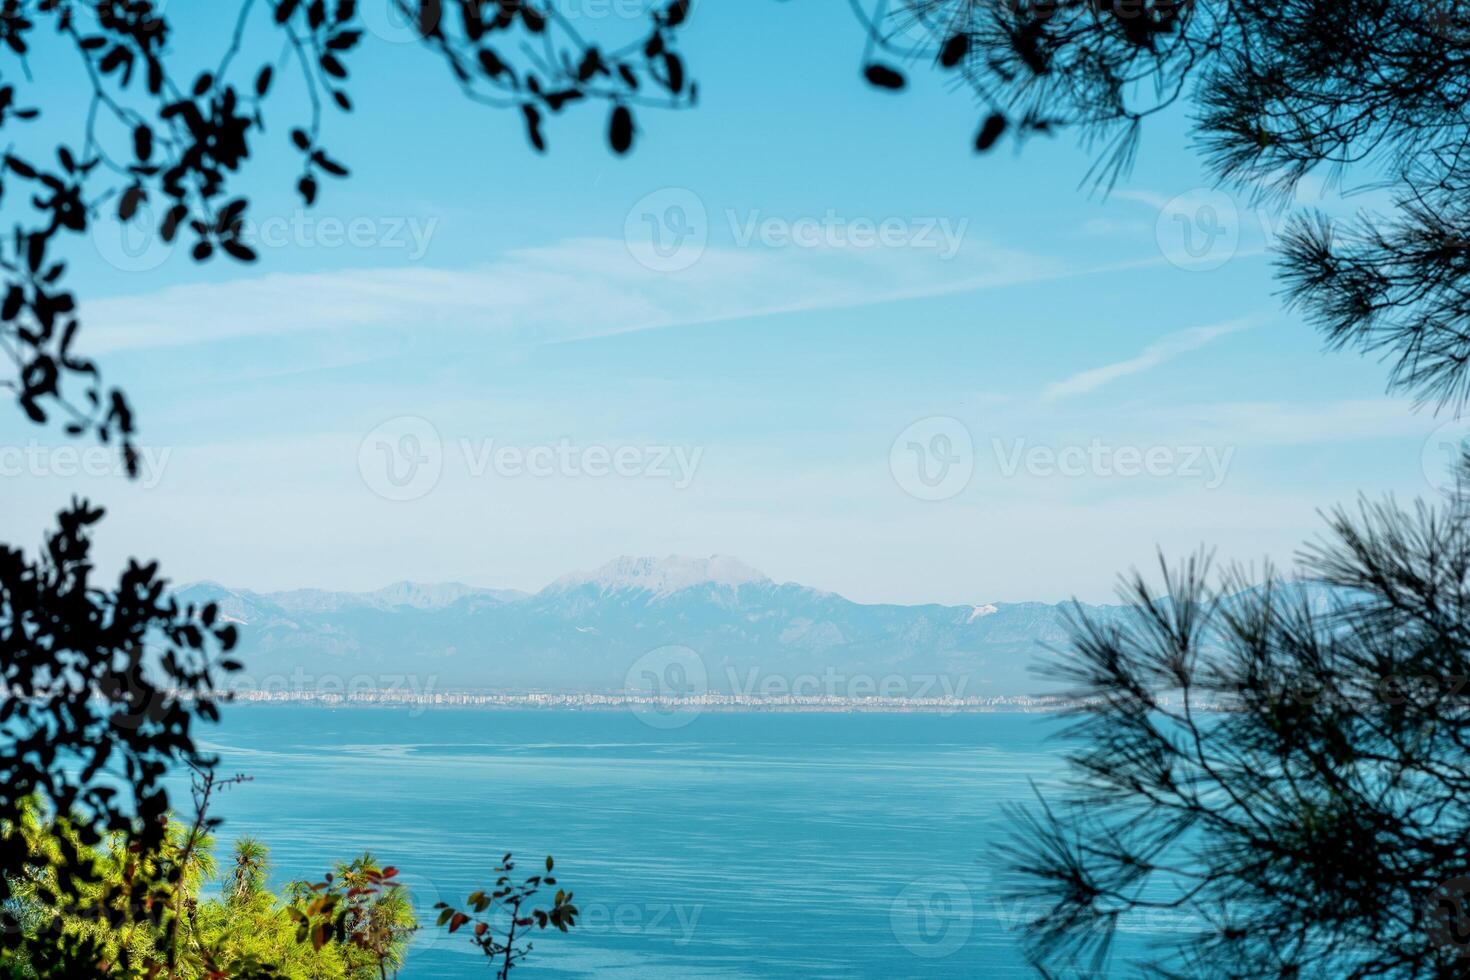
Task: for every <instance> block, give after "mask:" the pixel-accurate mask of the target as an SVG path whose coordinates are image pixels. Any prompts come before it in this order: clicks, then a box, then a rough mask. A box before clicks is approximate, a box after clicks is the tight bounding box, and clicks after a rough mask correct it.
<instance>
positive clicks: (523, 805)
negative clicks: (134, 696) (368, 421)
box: [184, 705, 1057, 980]
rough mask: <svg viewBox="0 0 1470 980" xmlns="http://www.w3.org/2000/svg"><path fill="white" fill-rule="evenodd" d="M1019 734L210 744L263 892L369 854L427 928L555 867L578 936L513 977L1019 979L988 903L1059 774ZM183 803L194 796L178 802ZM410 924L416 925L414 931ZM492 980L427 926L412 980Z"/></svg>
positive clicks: (1002, 911) (445, 716)
mask: <svg viewBox="0 0 1470 980" xmlns="http://www.w3.org/2000/svg"><path fill="white" fill-rule="evenodd" d="M1052 724H1053V723H1052V722H1049V721H1048V720H1047V719H1045V718H1042V717H1039V716H1032V715H1011V714H993V715H980V714H960V715H952V716H938V715H924V714H910V715H879V714H774V713H746V714H719V713H706V714H703V715H701V716H699V717H696V718H693V719H692V720H691V721H690V722H689V723H688V724H686V725H684V726H683V727H679V728H675V729H668V730H665V729H660V728H655V727H650V726H649V725H647V724H644V723H643V722H642V721H641V720H640V719H639V718H638V717H636V716H634V715H633V714H631V713H627V712H620V711H607V712H572V711H486V710H475V709H453V708H429V709H423V708H412V709H411V708H342V709H326V708H313V707H292V706H261V705H236V706H232V707H230V708H229V709H227V710H226V712H225V720H224V723H223V724H222V725H221V726H220V727H219V728H217V729H212V730H210V732H209V737H208V741H209V744H210V747H211V748H212V749H213V750H214V751H217V752H218V753H219V754H220V755H221V757H222V760H223V761H222V766H221V768H222V769H223V770H225V771H226V772H235V771H239V772H243V773H246V774H248V775H249V776H251V777H252V781H251V782H249V783H247V784H244V785H241V786H236V787H231V788H229V789H228V790H227V791H226V792H225V793H224V794H223V795H222V796H221V798H220V800H219V803H218V806H217V808H216V810H215V812H216V813H217V814H218V815H220V816H223V817H224V818H225V820H226V823H225V825H224V826H223V827H222V828H221V830H220V833H219V839H220V842H221V845H220V846H221V850H222V851H223V850H224V849H225V848H227V847H228V843H229V841H231V840H233V838H234V837H235V836H238V835H240V834H244V833H249V834H252V835H255V836H258V837H262V838H264V839H265V840H266V841H267V842H268V843H269V844H270V845H271V848H272V857H273V860H274V862H275V874H274V878H275V880H276V882H277V883H280V882H281V881H284V880H288V879H292V878H301V877H313V878H314V879H315V878H318V877H320V875H321V874H322V873H323V872H324V871H325V870H327V869H329V867H330V865H331V863H332V862H333V861H334V860H336V859H339V858H348V857H351V856H352V855H354V854H355V853H358V852H360V851H362V850H363V849H364V848H370V849H371V850H372V851H373V852H374V853H375V854H376V855H378V856H379V857H380V858H381V859H382V860H383V861H384V862H386V863H391V864H394V865H396V866H398V867H399V868H400V869H402V871H403V875H404V878H405V879H406V881H407V882H408V884H409V885H410V886H412V888H413V891H414V896H415V902H416V904H417V905H419V906H420V908H421V909H422V910H427V908H428V907H429V906H432V904H433V903H434V902H435V901H438V900H439V899H440V898H441V897H443V898H445V899H453V900H461V899H463V897H464V896H465V895H466V894H468V893H469V892H471V891H473V890H475V889H477V888H480V887H482V886H485V885H488V884H490V883H491V882H493V880H494V874H493V870H492V869H493V868H494V866H495V863H496V861H497V859H498V858H499V857H500V856H501V855H502V854H503V853H504V852H506V851H512V852H514V853H515V854H516V855H517V856H518V858H519V859H520V860H521V861H522V862H523V863H522V864H521V868H522V869H524V870H525V871H526V873H527V874H530V873H533V871H532V869H533V868H534V867H535V866H536V865H537V864H538V862H539V861H540V860H541V859H542V858H543V857H544V856H545V855H546V854H548V853H549V854H554V855H555V856H556V861H557V867H556V871H557V875H558V877H559V880H560V883H561V885H562V886H563V887H569V888H571V889H572V890H573V891H574V892H575V893H576V901H577V905H578V906H579V907H580V908H581V909H582V911H583V919H582V923H581V924H580V925H579V927H578V928H577V929H576V930H574V931H573V933H572V934H570V935H561V934H558V933H555V932H552V933H547V934H540V938H539V941H537V942H536V949H535V951H534V952H533V953H532V954H531V956H530V958H529V959H528V960H527V961H526V962H525V968H524V970H523V971H521V970H518V971H516V973H515V975H516V976H518V977H523V978H526V980H530V978H534V977H547V978H550V977H582V976H598V977H629V978H632V977H639V978H642V977H649V978H660V977H690V976H699V977H728V978H739V977H794V976H803V977H853V976H868V977H918V976H923V977H973V976H976V975H982V974H983V975H987V976H993V977H1009V976H1018V977H1019V976H1028V975H1033V974H1029V973H1028V971H1027V970H1026V969H1025V968H1024V966H1023V964H1022V962H1021V959H1020V957H1019V955H1018V953H1017V950H1016V945H1015V926H1014V923H1015V921H1016V915H1017V913H1018V911H1020V910H1017V909H1014V908H1010V907H1007V905H1006V904H1005V903H1004V902H1002V901H1000V900H998V899H996V898H995V897H994V895H995V889H994V877H993V876H994V875H995V874H996V873H998V872H999V871H1000V868H999V867H998V862H997V856H996V853H995V842H996V841H997V840H998V839H999V838H1000V836H1001V835H1002V834H1004V832H1005V823H1004V819H1003V816H1002V813H1001V807H1002V805H1003V804H1004V803H1005V802H1007V801H1021V800H1024V799H1026V798H1028V797H1029V794H1030V790H1029V786H1028V779H1033V778H1035V779H1038V780H1040V781H1045V780H1047V779H1049V778H1052V777H1054V776H1055V774H1056V772H1057V756H1056V747H1055V743H1049V742H1047V741H1045V737H1046V735H1047V734H1048V732H1049V731H1050V730H1051V728H1052ZM184 798H185V799H187V796H185V797H184ZM421 915H423V913H422V912H421ZM402 975H403V976H404V977H407V978H418V977H475V976H481V975H488V971H486V970H485V969H484V967H483V966H482V964H481V962H480V961H479V959H478V954H477V953H476V952H475V951H474V950H473V949H472V947H470V945H469V943H468V942H467V941H465V940H463V939H462V938H461V937H460V936H458V935H456V936H452V937H451V936H445V935H442V934H439V933H438V932H436V931H434V930H432V929H426V930H424V931H422V932H421V933H420V934H419V936H418V938H417V939H416V941H415V944H414V947H413V949H412V951H411V953H410V955H409V958H408V961H407V964H406V967H405V969H404V972H403V974H402Z"/></svg>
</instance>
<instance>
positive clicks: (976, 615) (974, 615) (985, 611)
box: [965, 602, 1000, 623]
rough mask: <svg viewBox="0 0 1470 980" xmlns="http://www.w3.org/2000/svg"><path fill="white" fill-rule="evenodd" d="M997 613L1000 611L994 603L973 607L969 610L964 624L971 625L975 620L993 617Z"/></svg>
mask: <svg viewBox="0 0 1470 980" xmlns="http://www.w3.org/2000/svg"><path fill="white" fill-rule="evenodd" d="M998 612H1000V609H999V607H997V606H996V605H995V603H993V602H987V603H986V604H985V605H983V606H975V607H973V608H972V609H971V610H970V618H969V619H967V620H965V622H967V623H973V622H974V621H975V620H977V619H984V618H985V617H986V616H994V615H995V614H996V613H998Z"/></svg>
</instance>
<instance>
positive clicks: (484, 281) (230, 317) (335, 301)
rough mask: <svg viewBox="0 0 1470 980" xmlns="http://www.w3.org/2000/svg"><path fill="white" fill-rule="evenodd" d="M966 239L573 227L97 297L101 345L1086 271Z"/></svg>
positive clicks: (510, 321) (557, 325)
mask: <svg viewBox="0 0 1470 980" xmlns="http://www.w3.org/2000/svg"><path fill="white" fill-rule="evenodd" d="M1090 271H1093V270H1089V269H1071V268H1067V267H1065V266H1063V265H1062V264H1060V263H1058V262H1056V261H1054V260H1051V259H1046V258H1042V257H1038V256H1034V255H1030V254H1027V253H1024V252H1020V251H1016V250H1012V249H1006V248H1001V247H998V246H993V245H990V244H988V243H983V242H978V241H966V243H965V244H964V246H963V247H962V248H960V249H959V250H958V251H957V252H956V253H955V254H954V255H953V257H943V256H941V255H940V254H938V253H936V252H935V251H934V250H926V249H918V248H912V247H910V248H881V247H875V248H856V247H822V248H796V247H793V248H785V249H764V248H749V249H739V248H713V247H712V248H710V249H708V250H707V251H706V252H705V253H704V254H703V255H702V257H701V258H700V259H699V261H698V262H697V263H696V264H694V265H693V267H691V268H688V269H685V270H682V271H680V272H677V273H660V272H656V271H652V270H649V269H646V268H644V267H642V266H640V265H639V264H638V263H637V262H636V261H634V259H633V257H632V256H631V255H630V254H629V252H628V250H627V248H626V246H625V245H624V244H623V242H621V241H617V240H608V239H574V240H568V241H563V242H560V243H558V244H556V245H552V246H547V247H541V248H532V249H522V250H518V251H514V252H508V253H506V254H504V255H503V256H500V257H498V258H497V259H496V261H494V262H492V263H489V264H486V265H482V266H478V267H475V268H469V269H458V270H449V269H433V268H423V267H400V268H393V269H366V270H348V271H342V272H333V273H317V274H301V275H267V276H261V277H257V278H252V279H242V280H236V281H232V282H224V283H211V284H199V285H188V286H176V287H173V288H169V289H165V290H162V291H159V292H156V293H151V294H148V295H143V296H128V297H119V298H113V299H103V300H97V301H94V302H92V303H89V304H88V308H87V310H86V314H87V319H88V322H89V328H90V329H89V333H88V346H89V349H91V350H93V351H105V350H115V349H121V348H152V347H169V346H179V345H185V344H199V343H209V342H215V341H221V340H227V339H231V338H237V337H248V336H265V335H279V334H286V333H290V334H300V333H302V332H304V331H311V330H321V331H333V330H342V329H354V330H362V329H369V330H370V329H382V330H389V331H412V332H419V331H422V330H426V329H427V330H434V329H450V330H466V331H472V332H477V333H481V334H493V335H495V336H497V337H503V338H504V339H506V340H507V341H520V342H527V343H547V342H556V341H565V340H576V339H581V338H586V337H596V336H604V335H608V334H615V333H624V332H628V331H635V330H648V329H655V328H661V327H672V326H683V325H691V324H699V323H711V322H715V321H720V320H733V319H743V318H748V317H758V316H769V315H774V314H781V313H792V312H798V311H804V310H816V309H837V308H847V307H854V306H865V305H869V304H876V303H885V302H894V301H898V300H905V299H914V298H920V297H928V296H940V295H945V294H950V293H962V292H969V291H974V290H983V289H991V288H999V287H1003V286H1010V285H1017V284H1021V283H1026V282H1033V281H1039V280H1046V279H1053V278H1059V277H1063V276H1071V275H1081V274H1086V273H1087V272H1090Z"/></svg>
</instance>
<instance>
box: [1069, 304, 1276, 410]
mask: <svg viewBox="0 0 1470 980" xmlns="http://www.w3.org/2000/svg"><path fill="white" fill-rule="evenodd" d="M1259 322H1260V318H1259V317H1246V318H1243V319H1237V320H1227V321H1226V322H1224V323H1216V324H1211V325H1209V326H1204V327H1190V328H1189V329H1187V330H1179V331H1176V332H1174V333H1171V334H1167V335H1165V336H1164V337H1162V338H1160V339H1159V340H1156V341H1154V342H1153V343H1152V344H1149V345H1148V346H1147V347H1145V348H1144V349H1143V350H1141V351H1139V352H1138V354H1137V355H1135V356H1133V357H1130V358H1128V359H1126V360H1122V361H1114V362H1113V363H1111V364H1104V365H1102V366H1101V367H1095V368H1089V369H1088V370H1086V371H1079V372H1078V373H1076V374H1074V375H1072V376H1071V377H1069V378H1063V379H1062V380H1061V381H1054V382H1052V383H1051V384H1049V385H1047V386H1046V388H1045V390H1043V391H1042V393H1041V397H1042V398H1043V399H1045V400H1047V401H1054V400H1056V399H1059V398H1071V397H1073V396H1074V395H1084V394H1087V393H1088V392H1092V391H1096V390H1097V389H1098V388H1101V387H1102V386H1103V385H1106V384H1109V383H1111V382H1113V381H1117V380H1118V379H1120V378H1126V377H1129V376H1130V375H1134V374H1141V373H1143V372H1144V371H1150V370H1152V369H1154V368H1156V367H1158V366H1159V365H1161V364H1164V363H1167V362H1168V361H1172V360H1173V359H1174V358H1176V357H1178V356H1180V355H1181V354H1187V353H1188V352H1190V351H1192V350H1198V349H1199V348H1201V347H1203V346H1205V345H1206V344H1209V343H1211V342H1213V341H1215V340H1218V339H1219V338H1221V337H1224V336H1226V335H1228V334H1232V333H1235V332H1236V331H1239V330H1244V329H1246V328H1248V327H1253V326H1255V325H1256V324H1257V323H1259Z"/></svg>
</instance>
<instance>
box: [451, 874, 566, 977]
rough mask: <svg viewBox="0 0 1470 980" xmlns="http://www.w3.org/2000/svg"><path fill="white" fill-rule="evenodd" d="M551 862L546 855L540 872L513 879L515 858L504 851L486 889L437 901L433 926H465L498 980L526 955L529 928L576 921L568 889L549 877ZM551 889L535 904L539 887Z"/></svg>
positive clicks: (562, 928) (557, 926) (455, 928)
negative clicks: (544, 901)
mask: <svg viewBox="0 0 1470 980" xmlns="http://www.w3.org/2000/svg"><path fill="white" fill-rule="evenodd" d="M554 867H555V862H554V861H553V860H552V859H551V857H550V856H548V857H547V858H546V871H545V873H544V874H534V875H531V876H529V877H527V878H524V879H522V880H520V881H519V882H517V881H515V880H514V879H513V877H512V875H513V873H514V872H515V861H514V860H512V857H511V855H509V854H507V855H505V857H504V858H502V859H501V862H500V864H499V866H497V867H496V869H495V873H496V875H497V876H498V877H497V878H496V879H495V885H494V887H493V888H491V889H490V890H489V891H477V892H471V893H470V895H469V897H468V898H466V899H465V901H464V905H463V907H462V908H461V907H458V906H454V905H450V904H449V903H447V902H438V903H436V904H435V906H434V907H435V908H436V909H438V910H439V918H438V922H437V924H438V926H439V927H440V928H442V929H447V930H448V931H449V932H451V933H455V932H458V931H459V930H460V929H463V928H465V927H469V931H470V938H471V940H472V941H473V942H474V944H475V945H476V946H477V947H479V950H480V952H481V953H483V954H484V956H485V959H486V960H487V962H488V963H489V964H490V966H491V967H492V968H493V969H494V970H495V971H496V972H495V975H496V977H498V978H499V980H505V978H506V977H508V976H509V975H510V971H511V970H512V969H514V968H515V966H516V964H517V963H519V962H520V961H521V960H522V959H524V958H525V957H526V956H527V955H528V954H530V952H531V949H532V948H533V947H532V944H531V943H530V942H528V941H526V938H525V937H526V936H527V935H528V934H529V933H531V932H532V930H544V929H547V928H553V929H557V930H560V931H561V932H566V931H567V930H569V929H571V928H572V927H573V926H575V925H576V924H577V914H578V913H577V907H576V906H575V905H573V904H572V893H571V892H569V891H564V890H562V889H561V888H557V883H556V879H555V878H554V877H552V870H553V868H554ZM548 888H556V892H555V894H554V895H553V896H552V899H551V905H550V906H549V907H543V906H538V905H537V903H536V902H535V897H536V896H537V895H538V894H540V893H541V891H542V889H548Z"/></svg>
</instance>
